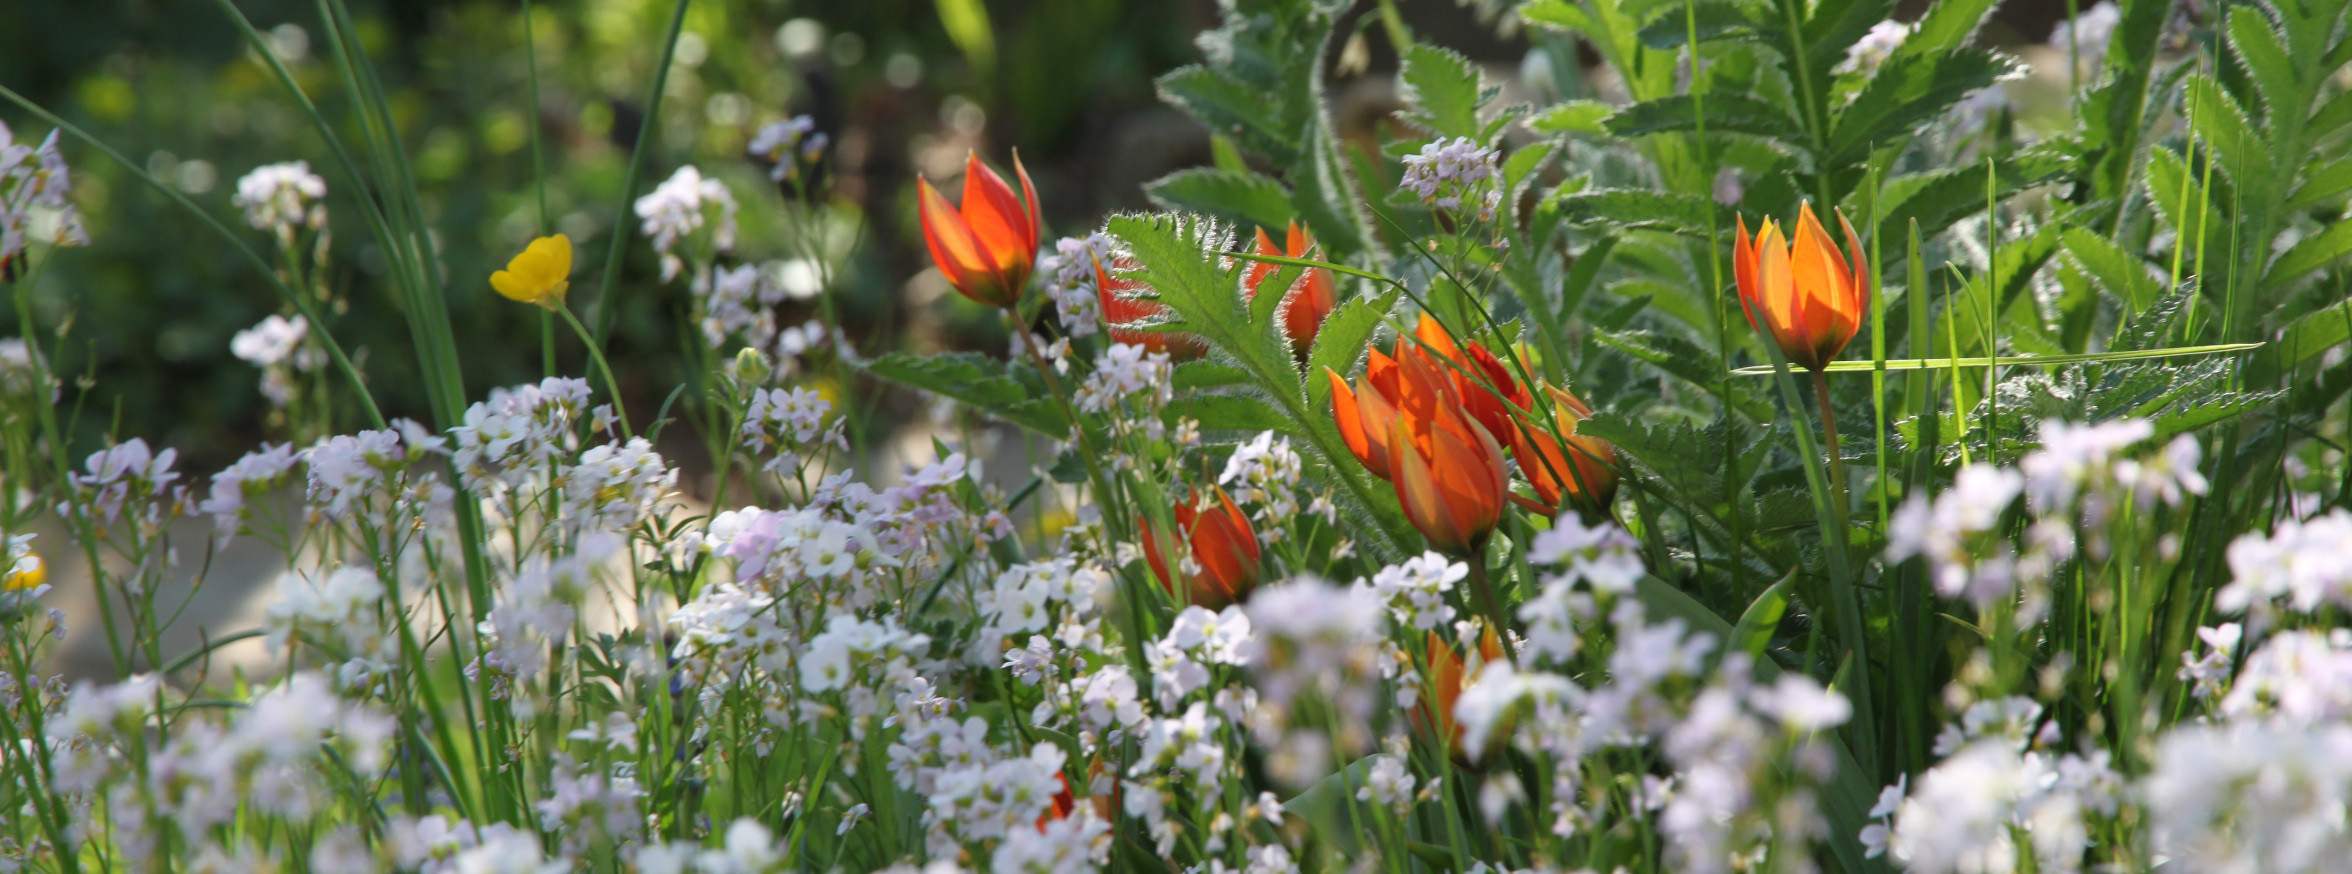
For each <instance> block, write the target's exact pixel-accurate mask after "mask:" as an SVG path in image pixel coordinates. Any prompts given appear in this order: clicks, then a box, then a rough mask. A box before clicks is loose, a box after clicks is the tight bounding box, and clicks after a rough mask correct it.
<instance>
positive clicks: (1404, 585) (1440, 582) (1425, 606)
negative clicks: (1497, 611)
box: [1370, 552, 1470, 631]
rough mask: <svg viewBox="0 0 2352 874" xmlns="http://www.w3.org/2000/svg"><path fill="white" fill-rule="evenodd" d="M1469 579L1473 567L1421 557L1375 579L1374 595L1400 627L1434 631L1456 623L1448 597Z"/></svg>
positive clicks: (1386, 569)
mask: <svg viewBox="0 0 2352 874" xmlns="http://www.w3.org/2000/svg"><path fill="white" fill-rule="evenodd" d="M1469 575H1470V566H1469V565H1466V564H1463V563H1461V562H1458V561H1450V560H1448V559H1447V558H1446V557H1445V556H1443V555H1439V554H1437V553H1435V552H1424V553H1421V555H1420V557H1418V558H1408V559H1405V561H1404V562H1403V563H1402V564H1392V565H1389V566H1388V567H1384V568H1381V569H1380V572H1379V573H1376V574H1373V575H1372V580H1371V583H1370V585H1371V587H1372V591H1374V592H1376V593H1378V594H1379V595H1380V599H1381V601H1383V602H1384V603H1386V604H1387V605H1388V613H1389V616H1390V617H1392V618H1394V619H1395V620H1396V624H1397V627H1399V628H1411V629H1415V630H1419V631H1431V630H1434V629H1437V628H1439V627H1441V626H1444V625H1446V624H1448V623H1451V622H1453V621H1454V608H1453V606H1452V605H1450V604H1447V603H1446V593H1447V592H1450V591H1453V588H1454V585H1455V584H1456V583H1460V582H1461V581H1462V579H1463V578H1464V577H1467V576H1469Z"/></svg>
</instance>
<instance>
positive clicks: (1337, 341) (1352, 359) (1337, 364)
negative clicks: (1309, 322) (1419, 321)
mask: <svg viewBox="0 0 2352 874" xmlns="http://www.w3.org/2000/svg"><path fill="white" fill-rule="evenodd" d="M1396 298H1397V292H1394V291H1390V292H1388V293H1386V294H1382V295H1379V296H1376V297H1368V298H1366V297H1354V298H1349V299H1347V300H1344V301H1341V302H1340V304H1339V306H1338V307H1337V308H1335V309H1333V310H1332V311H1331V317H1330V318H1327V319H1324V320H1323V329H1322V330H1321V331H1317V332H1316V333H1315V348H1314V349H1313V350H1312V351H1311V352H1309V353H1308V355H1307V371H1306V380H1305V382H1306V393H1307V408H1308V409H1316V410H1319V409H1324V408H1325V407H1328V406H1329V405H1330V404H1331V380H1330V378H1328V377H1325V376H1324V375H1323V370H1324V368H1330V369H1331V371H1332V372H1333V373H1337V374H1339V375H1340V377H1341V378H1342V379H1345V378H1346V377H1347V375H1348V374H1349V372H1350V371H1353V370H1354V369H1355V367H1356V359H1358V358H1360V357H1363V354H1364V347H1365V346H1366V345H1368V344H1370V343H1371V342H1372V334H1373V333H1374V332H1376V331H1378V330H1380V324H1381V321H1382V320H1383V319H1385V318H1387V317H1388V311H1389V309H1390V308H1391V307H1393V306H1395V304H1396Z"/></svg>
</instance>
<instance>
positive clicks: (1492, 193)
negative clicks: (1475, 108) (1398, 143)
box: [1397, 137, 1503, 221]
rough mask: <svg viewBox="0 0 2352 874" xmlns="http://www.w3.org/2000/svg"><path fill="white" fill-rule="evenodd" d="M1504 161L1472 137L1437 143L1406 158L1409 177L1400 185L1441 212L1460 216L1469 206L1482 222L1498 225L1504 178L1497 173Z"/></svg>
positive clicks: (1401, 181)
mask: <svg viewBox="0 0 2352 874" xmlns="http://www.w3.org/2000/svg"><path fill="white" fill-rule="evenodd" d="M1500 157H1501V154H1500V153H1499V152H1497V151H1496V150H1494V149H1489V148H1485V147H1483V146H1480V145H1479V144H1478V143H1476V142H1473V141H1472V140H1471V139H1470V138H1469V137H1457V138H1455V139H1454V140H1453V141H1452V142H1447V141H1445V140H1437V141H1433V142H1431V143H1429V144H1428V145H1425V146H1422V147H1421V153H1420V154H1417V155H1406V156H1405V176H1404V179H1402V180H1400V181H1399V182H1398V183H1397V185H1398V187H1400V188H1403V189H1405V190H1407V191H1410V192H1413V194H1414V195H1415V196H1417V197H1419V198H1421V200H1422V202H1424V203H1427V204H1430V205H1432V206H1435V207H1437V208H1439V209H1442V210H1446V211H1448V212H1459V211H1461V210H1462V209H1463V208H1464V204H1466V203H1467V204H1469V205H1470V207H1471V208H1474V209H1476V210H1478V219H1479V220H1480V221H1494V215H1495V207H1497V206H1500V205H1501V204H1502V202H1503V193H1502V191H1501V189H1500V188H1498V187H1497V186H1498V185H1499V183H1500V182H1501V181H1502V175H1501V174H1499V173H1497V172H1495V161H1496V160H1497V159H1499V158H1500Z"/></svg>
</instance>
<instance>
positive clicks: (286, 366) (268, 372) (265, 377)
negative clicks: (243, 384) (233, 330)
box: [229, 314, 327, 407]
mask: <svg viewBox="0 0 2352 874" xmlns="http://www.w3.org/2000/svg"><path fill="white" fill-rule="evenodd" d="M309 336H310V322H309V321H307V320H305V319H303V318H302V317H301V316H295V317H293V318H291V319H289V318H286V317H285V316H281V315H275V314H272V315H270V316H268V317H265V318H263V319H262V320H261V322H260V323H259V324H256V325H254V326H253V327H250V328H246V329H245V330H242V331H238V332H237V334H236V336H234V337H231V338H229V353H230V354H232V355H235V356H237V357H238V358H239V359H241V360H243V361H246V362H248V363H250V364H252V365H253V366H255V367H259V368H261V395H262V397H264V398H268V399H269V402H270V405H271V406H275V407H284V406H286V405H287V404H289V403H292V402H293V400H294V374H296V373H309V372H311V371H314V370H317V369H319V368H320V367H321V366H324V365H325V364H326V361H327V356H326V353H325V352H322V351H320V350H319V347H318V346H317V345H316V344H306V343H304V342H303V341H304V340H305V339H307V338H308V337H309Z"/></svg>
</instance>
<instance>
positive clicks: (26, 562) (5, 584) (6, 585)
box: [0, 551, 49, 592]
mask: <svg viewBox="0 0 2352 874" xmlns="http://www.w3.org/2000/svg"><path fill="white" fill-rule="evenodd" d="M48 579H49V568H48V566H47V565H44V564H42V563H41V557H40V556H38V555H34V554H32V553H31V552H29V551H28V552H26V553H24V554H23V555H22V556H19V557H18V558H17V560H16V562H15V565H14V566H12V567H10V568H9V569H8V573H7V575H5V576H0V591H5V592H14V591H18V590H21V589H37V588H40V587H41V584H42V583H44V582H47V581H48Z"/></svg>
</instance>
